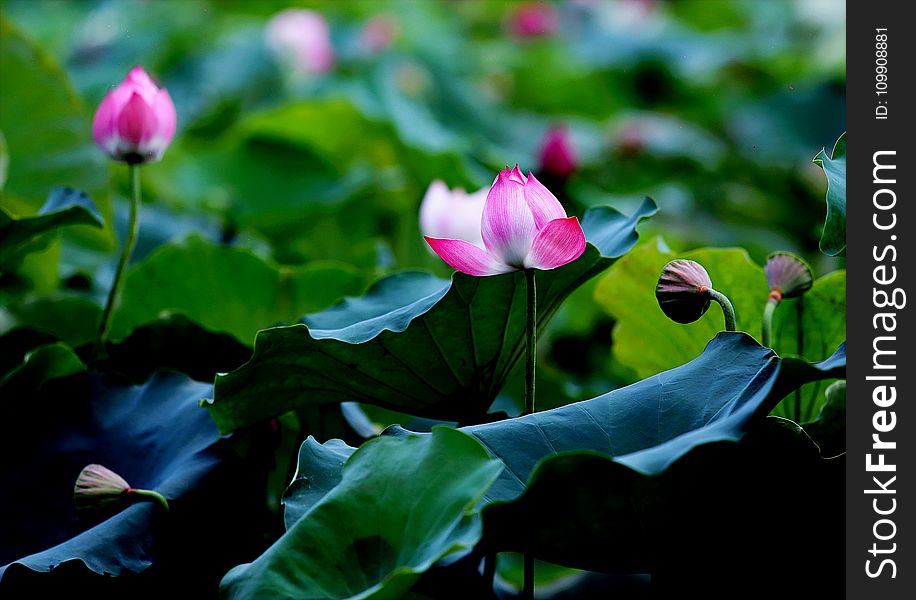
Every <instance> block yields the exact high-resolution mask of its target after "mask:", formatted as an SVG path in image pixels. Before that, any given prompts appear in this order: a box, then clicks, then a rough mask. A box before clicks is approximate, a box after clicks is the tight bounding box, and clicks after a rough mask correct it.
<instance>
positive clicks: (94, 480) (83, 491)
mask: <svg viewBox="0 0 916 600" xmlns="http://www.w3.org/2000/svg"><path fill="white" fill-rule="evenodd" d="M129 489H130V485H129V484H128V483H127V482H126V481H124V478H123V477H121V476H120V475H118V474H117V473H115V472H114V471H112V470H111V469H107V468H105V467H103V466H102V465H89V466H87V467H85V468H84V469H83V470H82V471H80V474H79V477H77V478H76V485H75V486H74V488H73V500H74V502H75V503H76V508H77V509H80V510H83V509H98V508H106V507H109V506H112V505H116V504H117V505H120V504H122V503H123V502H124V493H125V492H126V491H127V490H129Z"/></svg>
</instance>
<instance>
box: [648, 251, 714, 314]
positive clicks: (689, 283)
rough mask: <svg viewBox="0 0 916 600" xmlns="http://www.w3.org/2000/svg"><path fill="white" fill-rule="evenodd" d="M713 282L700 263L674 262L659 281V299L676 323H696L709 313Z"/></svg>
mask: <svg viewBox="0 0 916 600" xmlns="http://www.w3.org/2000/svg"><path fill="white" fill-rule="evenodd" d="M711 289H712V280H711V279H710V278H709V273H707V272H706V269H704V268H703V265H701V264H700V263H697V262H694V261H692V260H672V261H671V262H669V263H668V264H667V265H665V268H664V269H662V274H661V275H659V277H658V285H657V286H656V287H655V298H656V299H657V300H658V306H659V307H660V308H661V309H662V312H664V313H665V315H667V316H668V318H669V319H671V320H672V321H674V322H675V323H693V322H694V321H696V320H697V319H699V318H700V317H702V316H703V314H704V313H705V312H706V311H707V309H709V303H710V301H711V300H712V297H711V296H710V293H709V292H710V290H711Z"/></svg>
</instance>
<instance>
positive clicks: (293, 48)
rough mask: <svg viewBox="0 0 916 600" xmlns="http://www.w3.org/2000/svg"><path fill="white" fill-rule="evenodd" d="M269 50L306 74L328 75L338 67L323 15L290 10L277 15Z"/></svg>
mask: <svg viewBox="0 0 916 600" xmlns="http://www.w3.org/2000/svg"><path fill="white" fill-rule="evenodd" d="M265 36H266V40H267V46H268V48H270V49H271V50H272V51H273V52H275V53H276V54H277V55H278V56H279V57H280V58H281V59H284V60H289V61H290V62H291V63H292V64H293V65H294V66H295V67H296V69H298V70H300V71H302V72H305V73H326V72H328V71H330V70H331V67H333V66H334V46H332V45H331V31H330V28H329V27H328V23H327V21H325V20H324V17H322V16H321V15H320V14H318V13H316V12H314V11H311V10H304V9H300V8H290V9H288V10H284V11H282V12H280V13H277V14H276V15H274V16H273V17H272V18H271V19H270V21H269V22H268V23H267V29H266V31H265Z"/></svg>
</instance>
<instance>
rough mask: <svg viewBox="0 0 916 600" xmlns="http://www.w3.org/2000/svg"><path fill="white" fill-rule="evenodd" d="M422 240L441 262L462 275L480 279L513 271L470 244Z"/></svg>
mask: <svg viewBox="0 0 916 600" xmlns="http://www.w3.org/2000/svg"><path fill="white" fill-rule="evenodd" d="M424 239H425V240H426V242H427V243H428V244H429V245H430V247H431V248H432V249H433V251H434V252H435V253H436V254H438V255H439V257H440V258H441V259H442V260H444V261H445V262H446V263H448V265H449V266H450V267H453V268H455V269H458V270H459V271H461V272H462V273H467V274H468V275H476V276H478V277H482V276H485V275H499V274H500V273H508V272H509V271H513V270H514V269H513V268H512V267H510V266H508V265H505V264H503V263H501V262H499V261H498V260H496V259H495V258H494V257H493V256H492V255H491V254H489V253H488V252H486V251H485V250H483V249H482V248H478V247H477V246H475V245H474V244H471V243H470V242H465V241H464V240H447V239H442V238H432V237H429V236H426V237H425V238H424Z"/></svg>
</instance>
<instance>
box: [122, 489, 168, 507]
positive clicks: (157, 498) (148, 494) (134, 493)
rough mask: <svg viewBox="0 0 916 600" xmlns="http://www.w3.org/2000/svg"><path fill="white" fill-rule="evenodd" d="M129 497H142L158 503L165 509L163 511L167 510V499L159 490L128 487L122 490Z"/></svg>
mask: <svg viewBox="0 0 916 600" xmlns="http://www.w3.org/2000/svg"><path fill="white" fill-rule="evenodd" d="M124 493H125V494H127V496H128V497H129V498H142V499H144V500H149V501H151V502H155V503H157V504H159V506H161V507H162V508H164V509H165V512H169V501H168V500H166V499H165V496H163V495H162V494H160V493H159V492H154V491H153V490H138V489H136V488H128V489H127V490H125V491H124Z"/></svg>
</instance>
